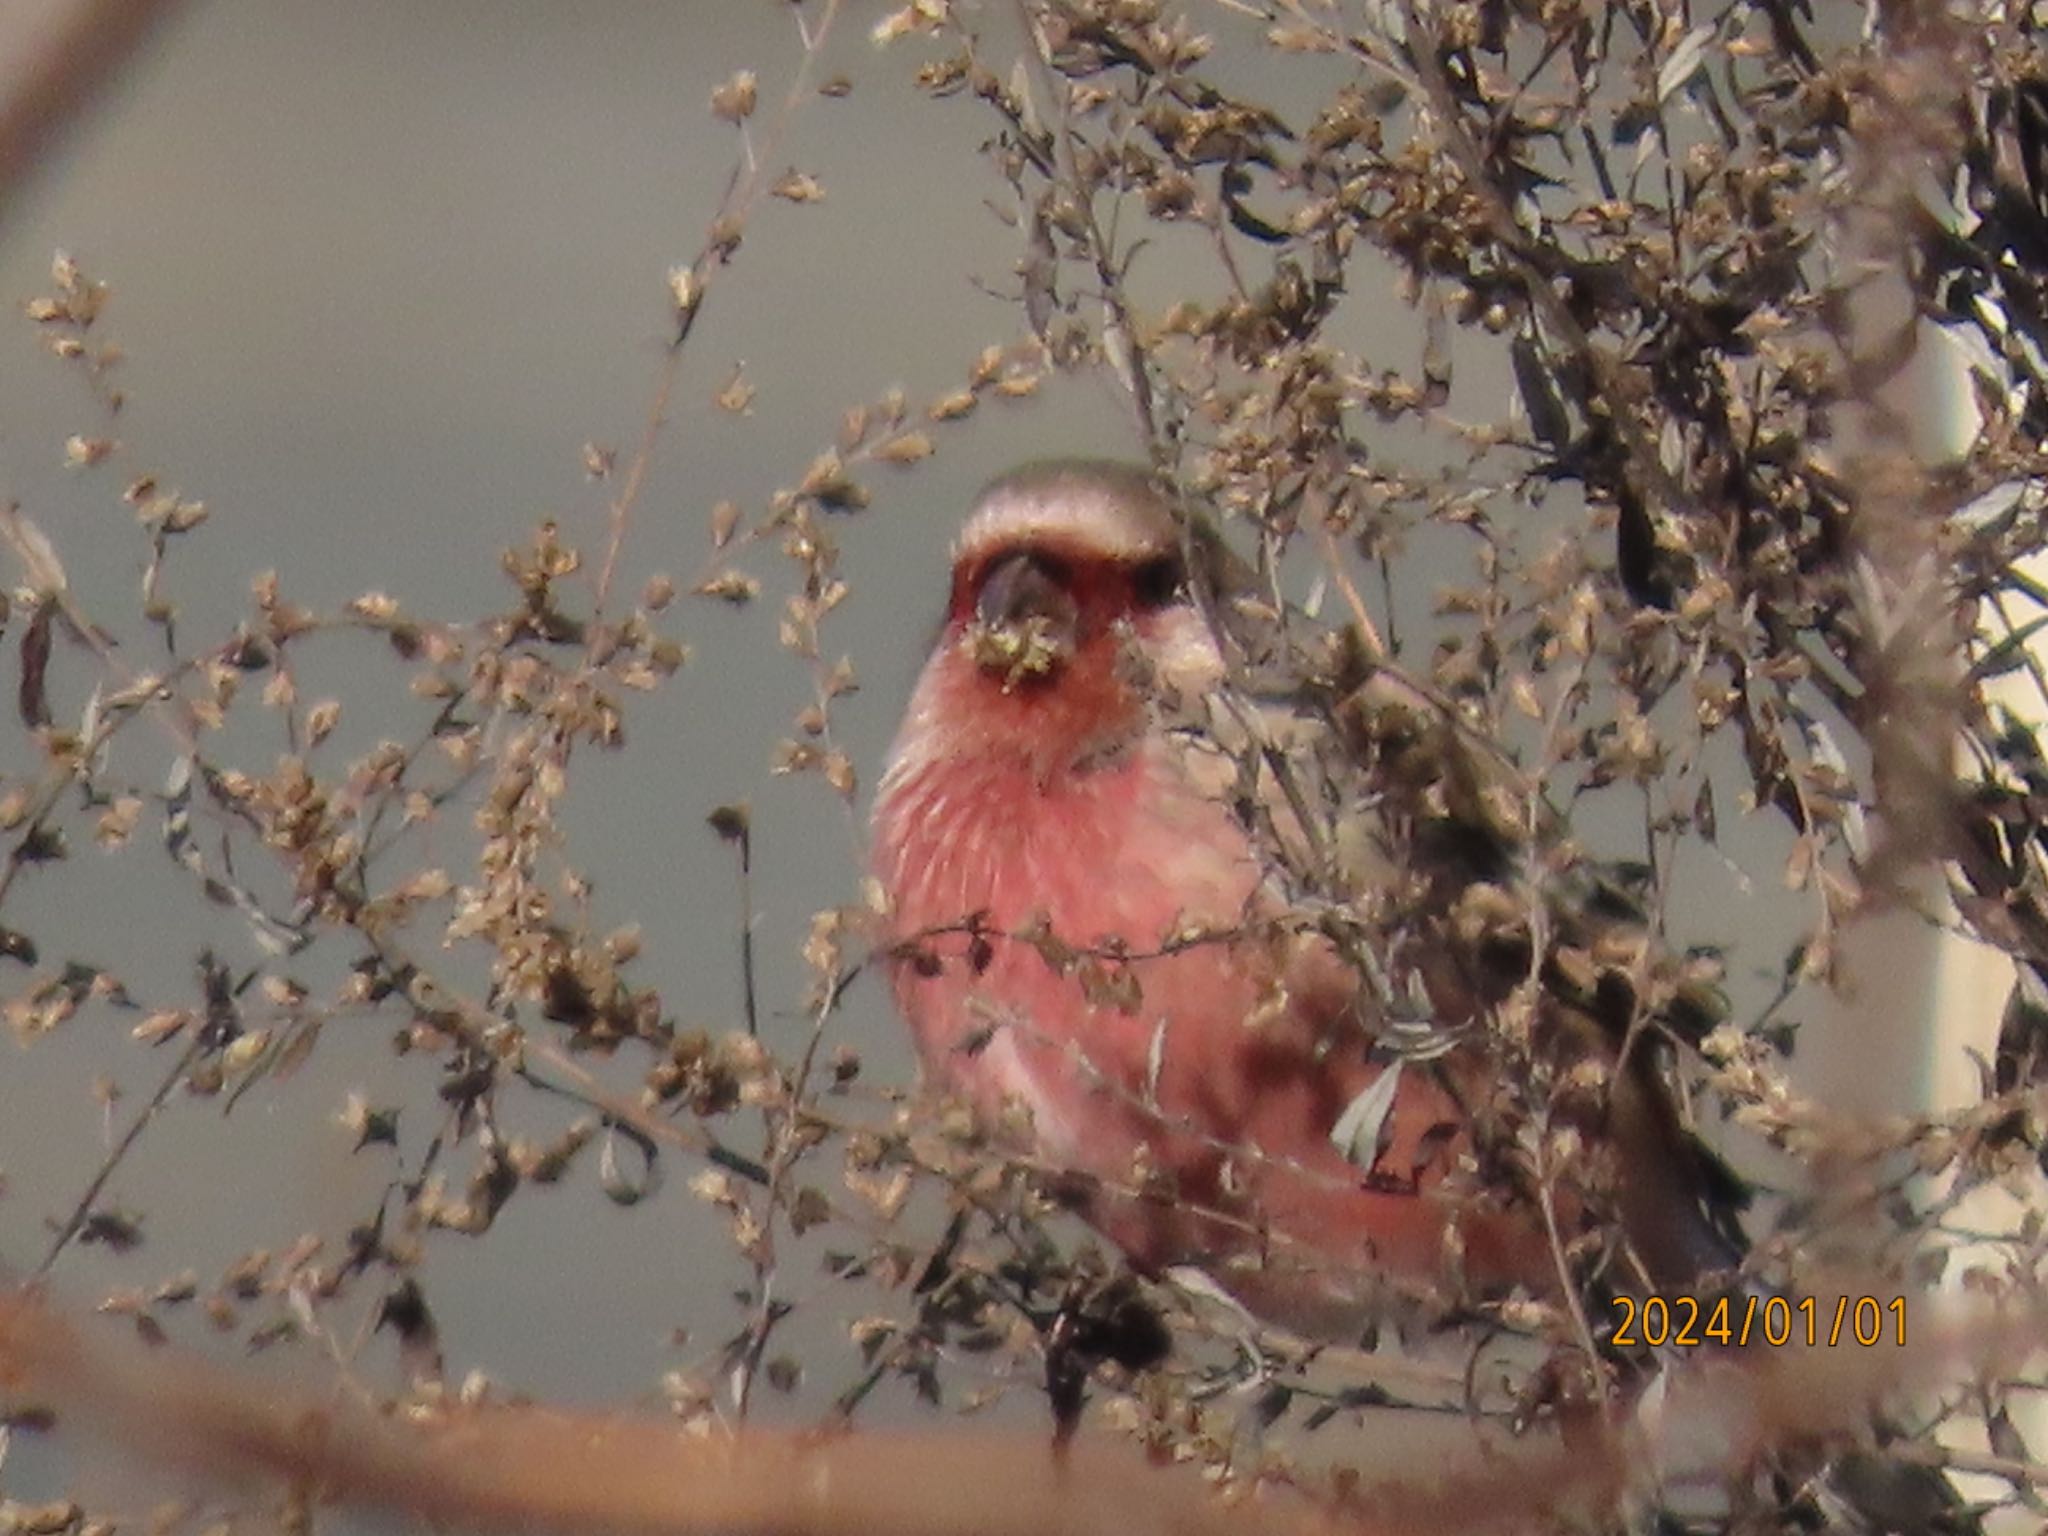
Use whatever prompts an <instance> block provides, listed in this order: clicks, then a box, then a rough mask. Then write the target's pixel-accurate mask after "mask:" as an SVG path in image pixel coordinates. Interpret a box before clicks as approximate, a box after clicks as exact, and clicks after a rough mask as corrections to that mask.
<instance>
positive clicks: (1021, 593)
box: [966, 555, 1080, 692]
mask: <svg viewBox="0 0 2048 1536" xmlns="http://www.w3.org/2000/svg"><path fill="white" fill-rule="evenodd" d="M1079 625H1080V611H1079V609H1077V608H1076V606H1075V604H1074V598H1073V595H1072V594H1071V593H1070V592H1068V591H1067V589H1066V588H1065V587H1064V586H1062V585H1061V584H1060V582H1059V581H1058V580H1056V579H1055V578H1054V577H1052V576H1050V575H1048V574H1047V573H1046V571H1045V569H1044V568H1043V567H1042V566H1040V565H1039V564H1038V562H1036V561H1034V560H1033V559H1031V557H1030V556H1028V555H1010V556H1008V557H1007V558H1005V559H1003V560H1001V561H1000V562H998V563H997V564H996V566H995V567H994V568H993V569H992V570H990V571H989V573H988V574H987V576H985V577H984V578H983V579H982V583H981V591H980V593H979V594H978V595H977V596H976V598H975V600H974V623H973V624H972V625H970V626H969V627H968V631H967V635H966V641H967V646H968V654H969V655H971V656H972V657H973V658H974V661H975V664H976V665H977V666H979V667H980V668H981V669H982V670H983V671H984V672H989V673H993V674H996V675H998V676H999V677H1001V679H1002V683H1003V689H1004V691H1005V692H1008V691H1009V690H1010V689H1012V688H1014V687H1016V686H1017V685H1018V684H1019V683H1021V682H1023V681H1025V680H1027V679H1030V678H1038V677H1046V676H1050V675H1051V674H1052V673H1054V672H1056V671H1058V670H1059V668H1060V666H1061V664H1062V663H1064V662H1065V661H1066V659H1067V658H1068V657H1069V656H1071V655H1072V654H1073V652H1074V644H1075V640H1076V638H1077V635H1078V630H1079Z"/></svg>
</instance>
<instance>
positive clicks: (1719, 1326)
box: [1613, 1296, 1906, 1349]
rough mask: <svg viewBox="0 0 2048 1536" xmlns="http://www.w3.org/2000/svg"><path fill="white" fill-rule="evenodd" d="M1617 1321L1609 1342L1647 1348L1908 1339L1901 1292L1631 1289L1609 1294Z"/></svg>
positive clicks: (1873, 1343)
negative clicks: (1827, 1295) (1644, 1293)
mask: <svg viewBox="0 0 2048 1536" xmlns="http://www.w3.org/2000/svg"><path fill="white" fill-rule="evenodd" d="M1614 1311H1615V1314H1616V1316H1617V1317H1618V1319H1619V1321H1618V1323H1617V1324H1616V1326H1615V1330H1614V1338H1613V1342H1614V1343H1615V1344H1616V1345H1617V1346H1620V1347H1623V1348H1626V1347H1628V1346H1630V1345H1634V1344H1647V1345H1649V1346H1650V1348H1652V1349H1662V1348H1663V1347H1664V1346H1665V1345H1667V1344H1668V1345H1674V1346H1676V1347H1678V1348H1680V1349H1684V1348H1688V1347H1698V1346H1700V1345H1705V1344H1721V1345H1734V1346H1736V1347H1737V1348H1741V1347H1743V1346H1746V1345H1748V1344H1749V1343H1750V1342H1751V1341H1753V1340H1754V1341H1758V1342H1761V1343H1764V1344H1768V1345H1770V1346H1772V1347H1773V1348H1781V1347H1783V1346H1785V1345H1788V1344H1792V1343H1795V1342H1796V1343H1801V1344H1805V1345H1808V1346H1810V1347H1811V1346H1818V1345H1821V1344H1825V1345H1827V1346H1828V1348H1830V1349H1834V1348H1836V1347H1837V1346H1839V1345H1842V1344H1856V1345H1860V1346H1862V1347H1863V1348H1865V1349H1874V1348H1876V1347H1877V1346H1878V1345H1880V1344H1886V1343H1889V1344H1895V1345H1899V1346H1901V1347H1903V1346H1904V1344H1905V1342H1906V1298H1905V1297H1903V1296H1894V1297H1892V1298H1891V1299H1890V1300H1880V1299H1878V1298H1877V1297H1875V1296H1837V1297H1835V1298H1834V1300H1833V1301H1832V1302H1826V1301H1820V1300H1817V1299H1816V1298H1814V1297H1812V1296H1801V1297H1799V1298H1797V1299H1794V1298H1792V1297H1789V1296H1717V1297H1715V1298H1714V1299H1713V1300H1711V1301H1702V1300H1701V1299H1700V1298H1698V1297H1697V1296H1669V1297H1666V1296H1649V1297H1645V1298H1643V1299H1641V1300H1638V1299H1637V1298H1635V1297H1633V1296H1617V1297H1615V1298H1614Z"/></svg>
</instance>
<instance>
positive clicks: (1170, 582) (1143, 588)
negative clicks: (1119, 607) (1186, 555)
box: [1131, 555, 1187, 608]
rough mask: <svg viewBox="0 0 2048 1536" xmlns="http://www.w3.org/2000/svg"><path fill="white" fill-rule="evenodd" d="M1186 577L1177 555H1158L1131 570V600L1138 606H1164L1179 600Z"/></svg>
mask: <svg viewBox="0 0 2048 1536" xmlns="http://www.w3.org/2000/svg"><path fill="white" fill-rule="evenodd" d="M1186 579H1187V573H1186V572H1185V571H1183V570H1182V569H1181V563H1180V556H1179V555H1160V556H1158V557H1156V558H1155V559H1151V560H1147V561H1146V562H1145V563H1144V564H1142V565H1140V566H1138V567H1137V568H1136V569H1135V570H1133V571H1132V572H1131V600H1132V601H1133V602H1134V603H1136V604H1137V605H1138V606H1139V607H1140V608H1164V607H1165V606H1166V605H1167V604H1168V603H1177V602H1179V601H1180V599H1181V595H1182V591H1183V589H1184V587H1185V585H1186Z"/></svg>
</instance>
